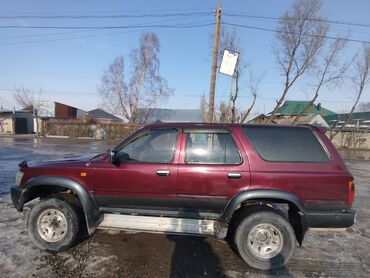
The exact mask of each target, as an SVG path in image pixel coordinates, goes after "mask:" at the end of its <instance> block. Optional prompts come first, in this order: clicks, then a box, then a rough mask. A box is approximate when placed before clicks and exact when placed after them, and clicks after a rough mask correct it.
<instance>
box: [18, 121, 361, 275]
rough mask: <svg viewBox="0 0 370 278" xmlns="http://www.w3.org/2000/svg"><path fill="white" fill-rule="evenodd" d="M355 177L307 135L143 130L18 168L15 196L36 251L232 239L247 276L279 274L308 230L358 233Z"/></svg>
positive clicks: (238, 129) (314, 131) (322, 140)
mask: <svg viewBox="0 0 370 278" xmlns="http://www.w3.org/2000/svg"><path fill="white" fill-rule="evenodd" d="M354 191H355V188H354V183H353V177H352V175H351V174H350V173H349V172H348V170H347V168H346V166H345V164H344V163H343V161H342V159H341V158H340V156H339V154H338V153H337V151H336V150H335V148H334V147H333V145H332V144H331V142H330V140H329V139H328V138H327V137H326V135H325V134H324V132H323V131H322V130H320V129H318V128H315V127H312V126H272V125H241V124H206V123H204V124H196V123H183V124H181V123H168V124H153V125H148V126H146V127H144V128H142V129H140V130H138V131H136V132H135V133H133V134H132V135H131V136H129V137H128V138H127V139H125V140H124V141H123V142H122V143H120V144H119V145H118V146H117V147H115V148H114V149H113V150H111V151H108V152H106V153H102V154H100V155H97V156H94V157H90V158H81V159H69V160H64V161H50V162H45V163H41V164H31V165H28V163H27V162H26V161H23V162H22V163H20V169H19V172H18V174H17V177H16V186H14V187H12V189H11V196H12V200H13V203H14V205H15V207H16V208H17V210H18V211H22V209H23V205H24V204H25V203H26V202H29V201H31V200H33V199H35V198H40V202H39V203H37V204H36V205H35V206H34V207H33V208H32V210H31V212H30V214H29V218H28V223H27V227H28V232H29V235H30V237H31V239H32V240H33V242H34V243H35V244H36V246H38V247H39V248H41V249H43V250H47V251H51V252H59V251H63V250H66V249H68V248H69V247H71V245H72V244H73V243H74V242H75V239H76V236H77V235H78V233H79V232H80V231H81V230H82V229H83V228H84V226H85V227H86V228H87V231H88V233H89V234H92V233H93V232H94V230H95V229H96V228H101V229H105V228H107V229H109V228H119V229H123V230H136V231H147V232H163V233H175V234H188V235H212V236H215V237H218V238H226V236H228V237H227V238H229V239H230V240H231V241H232V242H233V243H234V244H235V247H236V250H237V251H238V253H239V255H240V257H241V258H242V259H243V260H244V261H245V262H246V263H247V264H248V265H250V266H251V267H254V268H257V269H263V270H268V269H275V268H279V267H281V266H283V265H285V264H286V263H287V262H288V260H289V259H290V257H291V256H292V254H293V252H294V248H295V245H296V241H298V243H300V244H301V243H302V241H303V237H304V235H305V232H306V231H307V229H308V228H312V227H319V228H344V227H349V226H351V225H352V224H353V223H354V218H355V211H354V210H353V209H352V208H351V205H352V202H353V200H354Z"/></svg>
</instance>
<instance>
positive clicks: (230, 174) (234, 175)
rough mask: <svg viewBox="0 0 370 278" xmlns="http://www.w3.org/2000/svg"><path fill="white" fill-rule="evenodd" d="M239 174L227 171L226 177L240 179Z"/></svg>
mask: <svg viewBox="0 0 370 278" xmlns="http://www.w3.org/2000/svg"><path fill="white" fill-rule="evenodd" d="M241 176H242V175H241V174H240V173H228V174H227V177H228V178H229V179H240V178H241Z"/></svg>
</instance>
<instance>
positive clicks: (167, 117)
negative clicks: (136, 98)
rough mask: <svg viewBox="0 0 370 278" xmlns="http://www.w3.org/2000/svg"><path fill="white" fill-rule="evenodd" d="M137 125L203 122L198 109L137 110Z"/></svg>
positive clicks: (201, 114)
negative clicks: (158, 122)
mask: <svg viewBox="0 0 370 278" xmlns="http://www.w3.org/2000/svg"><path fill="white" fill-rule="evenodd" d="M138 114H139V115H143V116H141V117H139V121H138V122H139V123H153V122H157V121H160V122H165V123H168V122H203V113H202V111H201V110H200V109H160V108H153V109H139V113H138Z"/></svg>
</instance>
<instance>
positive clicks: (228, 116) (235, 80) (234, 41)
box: [219, 28, 262, 123]
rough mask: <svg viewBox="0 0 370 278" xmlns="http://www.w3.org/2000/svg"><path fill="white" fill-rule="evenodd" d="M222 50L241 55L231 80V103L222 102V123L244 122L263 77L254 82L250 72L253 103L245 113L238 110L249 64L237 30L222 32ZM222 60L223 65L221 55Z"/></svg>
mask: <svg viewBox="0 0 370 278" xmlns="http://www.w3.org/2000/svg"><path fill="white" fill-rule="evenodd" d="M220 49H221V51H223V50H224V49H229V50H232V51H235V52H238V53H239V60H238V63H237V65H236V68H235V74H234V76H233V77H232V78H231V86H230V87H231V89H230V99H229V103H228V104H227V103H226V102H222V103H220V105H219V114H220V121H225V122H232V123H235V122H240V121H241V122H244V121H245V120H246V118H247V117H248V115H249V113H250V111H251V110H252V108H253V106H254V104H255V102H256V98H257V91H258V87H259V84H260V82H261V81H262V77H261V78H260V79H259V80H258V81H257V82H256V81H255V80H253V74H252V72H251V70H249V71H250V77H251V78H250V80H249V84H248V87H249V91H250V93H251V96H252V102H251V104H250V106H249V107H246V108H245V112H242V110H239V111H238V109H237V100H238V98H239V96H240V89H241V87H240V81H241V80H243V79H244V78H243V77H244V75H245V72H246V69H247V68H248V65H247V62H246V61H245V57H244V55H243V53H244V50H243V48H242V47H241V44H240V39H239V37H238V34H237V32H236V29H235V28H234V29H232V31H227V30H225V29H222V31H221V40H220ZM219 57H220V60H219V63H221V57H222V55H219Z"/></svg>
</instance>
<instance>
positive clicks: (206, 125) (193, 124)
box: [143, 122, 316, 128]
mask: <svg viewBox="0 0 370 278" xmlns="http://www.w3.org/2000/svg"><path fill="white" fill-rule="evenodd" d="M233 127H289V128H295V127H305V128H316V127H314V126H311V125H277V124H240V123H200V122H184V123H181V122H171V123H152V124H148V125H144V126H143V128H233Z"/></svg>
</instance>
